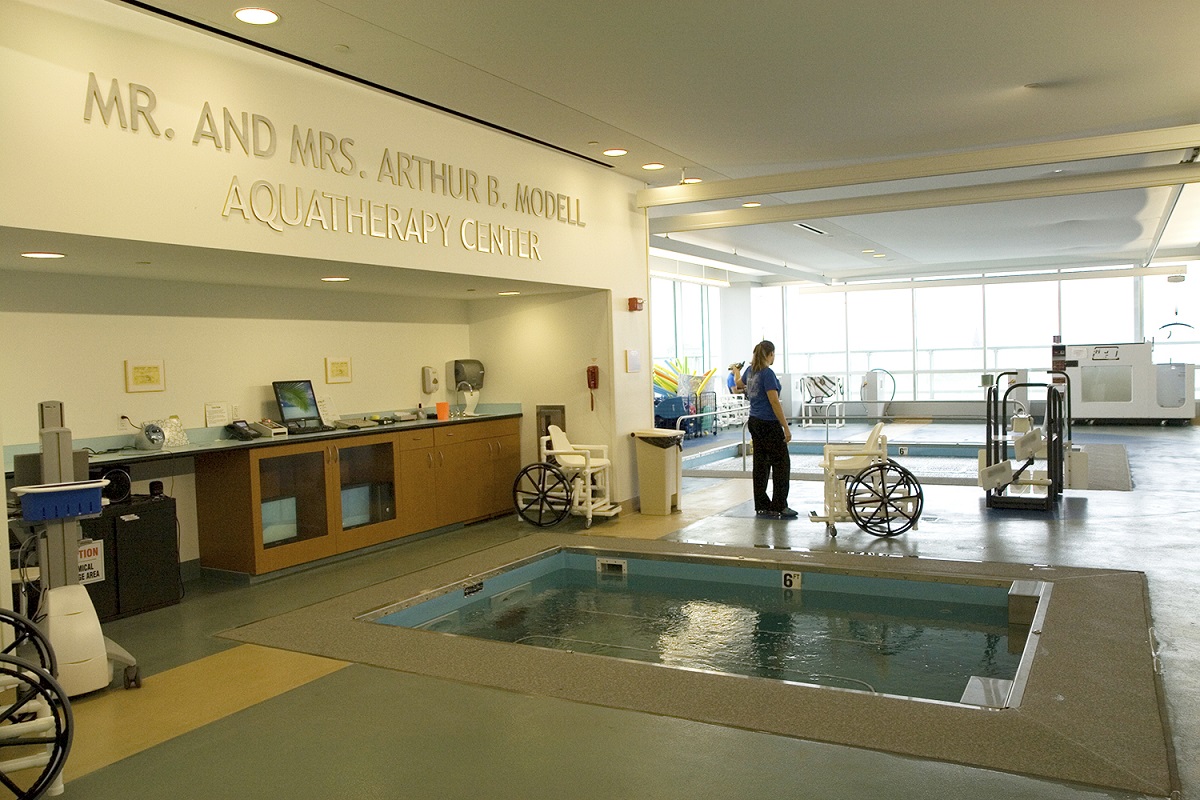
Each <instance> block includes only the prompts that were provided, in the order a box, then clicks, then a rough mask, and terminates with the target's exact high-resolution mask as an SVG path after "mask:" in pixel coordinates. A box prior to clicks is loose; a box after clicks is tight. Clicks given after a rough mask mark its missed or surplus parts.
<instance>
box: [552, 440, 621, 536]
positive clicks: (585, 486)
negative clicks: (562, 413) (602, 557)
mask: <svg viewBox="0 0 1200 800" xmlns="http://www.w3.org/2000/svg"><path fill="white" fill-rule="evenodd" d="M546 430H547V432H548V433H549V435H548V436H543V437H542V439H541V442H540V449H541V460H542V461H549V460H550V459H551V458H553V460H554V462H555V463H556V464H558V467H559V469H561V470H562V471H563V473H564V474H565V475H566V476H567V480H569V481H570V483H571V513H572V514H577V515H580V516H582V517H584V520H585V522H584V525H585V527H588V528H590V527H591V526H592V517H593V516H600V517H613V516H616V515H617V514H618V513H620V510H621V507H620V506H617V505H613V502H612V498H611V496H610V494H609V473H610V471H611V467H612V462H611V461H609V459H608V445H603V444H572V443H571V441H570V440H568V439H567V435H566V434H565V433H563V430H562V428H560V427H558V426H557V425H551V426H550V427H549V428H547V429H546Z"/></svg>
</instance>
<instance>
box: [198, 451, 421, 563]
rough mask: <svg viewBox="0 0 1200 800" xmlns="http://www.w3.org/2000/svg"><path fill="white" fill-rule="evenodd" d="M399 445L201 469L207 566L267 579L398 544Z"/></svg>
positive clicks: (227, 456) (249, 458)
mask: <svg viewBox="0 0 1200 800" xmlns="http://www.w3.org/2000/svg"><path fill="white" fill-rule="evenodd" d="M396 455H397V441H396V439H395V437H394V436H389V435H387V434H378V435H373V436H362V437H355V438H353V439H340V440H336V441H331V440H320V441H303V440H302V441H300V442H296V443H294V444H293V443H289V444H282V445H274V446H270V447H261V448H253V449H243V450H231V451H226V452H223V453H213V454H206V455H205V456H204V457H203V458H200V459H197V466H196V505H197V516H198V518H199V523H200V563H201V564H202V565H203V566H206V567H213V568H216V569H227V570H232V571H235V572H247V573H250V574H252V575H260V574H262V573H264V572H271V571H273V570H277V569H283V568H284V567H290V566H295V565H296V564H303V563H306V562H309V561H314V560H316V559H319V558H325V557H327V556H331V555H335V554H337V553H345V552H347V551H350V550H356V549H358V548H360V547H367V546H368V545H372V544H378V543H380V542H386V541H388V540H390V539H394V538H396V536H398V535H400V524H399V521H398V516H397V506H396V472H395V469H396V461H397V459H396Z"/></svg>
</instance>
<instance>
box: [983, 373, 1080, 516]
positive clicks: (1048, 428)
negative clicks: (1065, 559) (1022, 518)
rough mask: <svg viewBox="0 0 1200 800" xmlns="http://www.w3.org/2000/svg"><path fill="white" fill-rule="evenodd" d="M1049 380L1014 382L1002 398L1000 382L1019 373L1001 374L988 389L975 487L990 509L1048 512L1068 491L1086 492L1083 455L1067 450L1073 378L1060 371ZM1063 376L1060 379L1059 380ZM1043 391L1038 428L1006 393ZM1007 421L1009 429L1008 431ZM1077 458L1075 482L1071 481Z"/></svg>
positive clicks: (1069, 448)
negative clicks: (977, 485) (981, 493)
mask: <svg viewBox="0 0 1200 800" xmlns="http://www.w3.org/2000/svg"><path fill="white" fill-rule="evenodd" d="M1047 372H1048V373H1049V374H1051V375H1055V376H1058V378H1055V379H1054V380H1052V381H1050V382H1041V383H1028V382H1020V381H1014V382H1011V383H1009V384H1008V387H1007V388H1006V389H1004V391H1003V394H1002V393H1001V390H1000V385H1001V383H1002V379H1003V378H1006V377H1008V376H1013V377H1014V378H1016V377H1017V376H1018V374H1019V373H1016V372H1002V373H1000V374H999V375H998V376H996V380H995V382H994V383H992V385H991V386H988V387H987V439H986V442H985V450H984V451H983V453H982V454H981V458H980V465H979V485H980V486H982V487H983V489H984V491H985V492H986V494H987V506H988V508H1027V509H1038V510H1043V511H1049V510H1050V509H1051V508H1053V507H1054V505H1055V504H1056V503H1057V502H1058V499H1059V497H1061V496H1062V492H1063V489H1064V488H1066V487H1067V485H1068V483H1070V484H1071V488H1086V487H1085V486H1080V485H1078V484H1080V483H1082V484H1086V482H1087V478H1086V474H1087V469H1086V461H1085V459H1086V455H1085V454H1084V453H1083V452H1082V451H1078V450H1075V451H1073V450H1072V448H1071V379H1070V377H1069V376H1068V375H1067V373H1065V372H1062V371H1060V370H1047ZM1059 378H1061V380H1059ZM1038 387H1044V388H1045V389H1046V410H1045V414H1044V416H1043V420H1042V424H1041V425H1036V424H1034V420H1033V417H1032V416H1030V415H1029V414H1027V413H1025V412H1026V409H1025V408H1024V407H1023V406H1022V405H1021V404H1020V402H1018V401H1015V400H1010V395H1011V394H1012V393H1013V392H1015V391H1017V390H1019V389H1028V388H1038ZM1010 422H1011V426H1012V428H1011V430H1010V428H1009V425H1010ZM1071 460H1075V461H1076V462H1077V463H1076V464H1075V470H1074V472H1075V477H1076V480H1075V481H1071V480H1070V475H1071V469H1070V467H1071Z"/></svg>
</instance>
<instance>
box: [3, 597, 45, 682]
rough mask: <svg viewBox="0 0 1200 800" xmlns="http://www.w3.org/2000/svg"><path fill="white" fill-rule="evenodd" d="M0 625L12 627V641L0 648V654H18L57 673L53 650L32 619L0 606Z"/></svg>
mask: <svg viewBox="0 0 1200 800" xmlns="http://www.w3.org/2000/svg"><path fill="white" fill-rule="evenodd" d="M0 625H9V626H11V627H12V629H13V635H12V643H11V644H9V645H8V646H7V647H5V648H4V649H3V650H0V655H6V656H18V657H19V658H22V659H24V660H26V661H31V662H33V663H34V664H36V665H37V666H39V667H41V668H42V669H44V670H46V672H49V673H50V674H51V675H54V676H57V675H58V663H57V661H56V660H55V658H54V650H53V649H52V648H51V647H50V640H49V639H47V638H46V634H44V633H42V631H41V629H39V628H38V627H37V626H36V625H34V624H33V621H32V620H30V619H29V618H28V617H26V616H23V615H21V614H18V613H17V612H16V611H9V610H8V609H7V608H0Z"/></svg>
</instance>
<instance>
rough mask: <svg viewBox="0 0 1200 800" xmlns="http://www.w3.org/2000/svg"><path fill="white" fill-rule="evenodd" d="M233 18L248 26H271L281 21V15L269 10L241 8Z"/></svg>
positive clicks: (234, 13)
mask: <svg viewBox="0 0 1200 800" xmlns="http://www.w3.org/2000/svg"><path fill="white" fill-rule="evenodd" d="M233 16H235V17H237V18H238V20H240V21H241V22H244V23H246V24H247V25H271V24H272V23H275V22H278V21H279V15H278V14H276V13H275V12H274V11H272V10H271V9H269V8H254V7H250V8H239V9H238V10H237V11H235V12H233Z"/></svg>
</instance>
